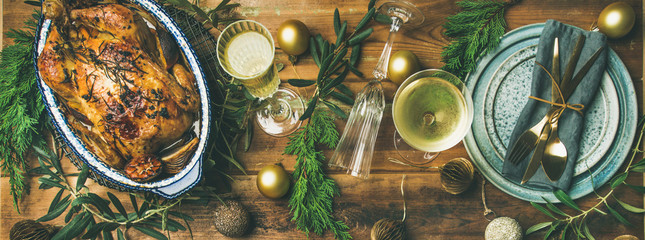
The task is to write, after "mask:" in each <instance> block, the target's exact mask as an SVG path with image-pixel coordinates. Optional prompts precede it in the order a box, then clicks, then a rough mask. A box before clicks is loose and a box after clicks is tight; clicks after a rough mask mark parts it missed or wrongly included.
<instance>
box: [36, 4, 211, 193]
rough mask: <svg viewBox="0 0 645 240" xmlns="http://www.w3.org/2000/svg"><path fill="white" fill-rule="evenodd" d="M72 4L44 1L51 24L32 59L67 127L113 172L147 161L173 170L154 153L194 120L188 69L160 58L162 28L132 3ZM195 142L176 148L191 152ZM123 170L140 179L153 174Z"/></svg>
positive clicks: (194, 102)
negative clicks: (44, 41)
mask: <svg viewBox="0 0 645 240" xmlns="http://www.w3.org/2000/svg"><path fill="white" fill-rule="evenodd" d="M75 7H78V6H70V5H67V3H66V2H64V1H63V0H46V1H45V2H44V3H43V14H44V15H45V17H46V18H48V19H52V27H51V29H50V31H49V35H48V37H47V41H46V44H45V47H44V49H43V51H42V53H41V54H40V55H39V57H38V60H37V65H38V70H39V72H40V76H41V79H43V81H45V82H46V83H47V85H48V86H49V87H50V88H52V90H53V91H54V92H55V95H56V97H57V99H58V101H59V103H60V105H61V106H62V108H63V111H64V112H65V113H66V114H67V117H68V120H69V123H70V126H71V127H72V128H73V129H74V130H75V131H76V133H77V135H78V136H79V137H80V138H81V140H82V141H83V142H84V143H85V145H86V147H87V148H88V149H89V150H90V151H91V152H93V153H94V154H95V155H96V156H97V157H98V158H99V159H101V160H102V161H104V162H105V163H107V164H108V165H110V166H112V167H114V168H117V169H119V170H122V169H123V168H124V167H125V165H126V164H127V165H128V167H126V170H128V169H130V170H132V169H135V170H137V169H141V171H144V170H146V171H147V170H150V169H145V168H146V165H145V164H146V163H148V162H150V161H151V159H152V160H153V161H162V160H165V161H164V162H169V163H170V164H172V165H173V167H174V168H176V167H177V166H176V165H177V164H175V163H172V162H173V161H176V159H172V156H170V159H168V158H169V156H162V155H164V153H160V151H161V150H162V149H166V148H167V147H169V146H170V145H173V144H174V145H176V144H177V142H181V141H180V140H181V139H186V136H187V133H189V132H191V127H192V126H193V125H194V124H195V121H196V120H197V119H198V116H199V111H198V110H199V105H200V100H199V99H200V98H199V95H198V93H197V91H196V85H195V79H194V76H193V74H192V73H191V72H190V71H189V70H188V69H187V68H186V67H185V66H184V64H182V63H183V61H182V60H181V58H180V61H179V62H178V63H177V64H174V60H167V57H164V52H163V50H162V49H169V48H168V47H167V46H164V47H162V46H161V45H162V43H161V41H160V40H159V37H158V36H159V35H160V34H159V33H158V31H164V30H163V29H160V28H159V27H158V26H157V30H155V29H153V28H151V27H150V26H149V25H151V26H155V25H158V24H156V23H155V22H152V23H151V22H150V20H148V21H146V20H144V17H142V15H141V14H140V10H137V9H136V8H135V7H132V6H124V5H120V4H100V5H95V6H89V7H85V6H83V8H80V9H75ZM173 50H174V51H176V48H175V49H173ZM166 55H168V54H166ZM175 59H176V58H175ZM196 140H197V139H192V141H191V140H186V141H185V142H184V143H182V144H185V145H186V146H188V147H179V149H180V150H182V151H194V146H196V144H195V143H196V142H197V141H196ZM186 155H187V154H176V153H175V154H174V155H173V156H186ZM188 155H189V154H188ZM137 161H138V162H137ZM137 164H139V165H137ZM141 164H143V165H141ZM132 165H134V168H132V167H133V166H132ZM152 165H154V166H158V163H157V162H154V163H153V164H152ZM125 173H126V175H128V176H129V177H131V178H132V179H134V180H137V181H145V180H148V179H150V177H151V176H152V175H155V176H156V174H157V173H158V172H154V173H151V174H146V173H145V172H144V173H141V172H140V173H139V174H144V175H145V176H143V177H141V176H137V174H134V175H133V174H131V173H130V171H125ZM152 177H154V176H152Z"/></svg>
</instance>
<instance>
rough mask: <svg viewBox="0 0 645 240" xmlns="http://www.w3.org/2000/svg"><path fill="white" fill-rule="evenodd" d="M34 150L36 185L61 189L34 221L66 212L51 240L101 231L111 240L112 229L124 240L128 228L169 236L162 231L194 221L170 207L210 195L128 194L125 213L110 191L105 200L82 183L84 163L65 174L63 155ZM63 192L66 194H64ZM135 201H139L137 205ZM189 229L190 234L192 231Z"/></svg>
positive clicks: (95, 234) (87, 171) (87, 236)
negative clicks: (174, 197)
mask: <svg viewBox="0 0 645 240" xmlns="http://www.w3.org/2000/svg"><path fill="white" fill-rule="evenodd" d="M34 151H35V153H36V156H37V158H38V163H39V165H40V166H39V167H36V168H34V169H32V170H31V172H32V173H36V174H42V175H43V176H41V177H40V178H39V179H38V181H39V182H40V187H39V188H41V189H49V188H60V190H59V191H58V193H57V194H56V196H55V197H54V199H53V200H52V202H51V203H50V207H49V209H48V211H47V213H46V214H45V215H44V216H42V217H40V218H39V219H37V220H36V221H38V222H47V221H50V220H53V219H56V218H58V217H59V216H62V214H63V213H64V212H65V211H67V214H66V215H65V217H64V220H65V223H66V225H65V226H63V227H62V228H61V229H60V230H59V231H58V232H57V233H56V235H54V236H53V238H52V239H54V240H56V239H71V238H74V237H78V236H81V237H82V238H83V239H91V238H96V237H98V236H99V234H102V236H103V239H112V232H113V231H115V230H118V231H117V236H118V237H119V239H125V236H124V235H123V233H124V232H125V231H127V230H128V229H130V228H134V229H137V230H139V231H140V232H142V233H144V234H146V235H149V236H151V237H154V238H156V239H168V237H166V235H164V234H163V233H162V232H163V231H166V232H176V231H179V230H181V231H185V230H187V229H188V230H190V225H189V224H188V222H189V221H194V219H193V218H192V217H190V216H189V215H187V214H184V213H181V212H179V211H173V210H172V209H174V208H176V207H177V206H178V205H180V204H182V203H184V202H195V203H208V201H210V200H211V199H212V196H213V195H211V193H210V192H209V191H207V188H205V187H201V188H196V189H193V190H191V191H190V192H188V193H186V194H183V195H181V196H179V197H177V198H176V199H164V198H162V197H159V196H157V195H155V194H151V193H130V194H129V197H130V202H131V205H132V208H133V209H134V211H133V212H130V213H128V212H127V211H126V209H125V207H124V205H123V203H122V202H121V200H119V198H118V197H116V195H114V194H112V193H111V192H107V193H106V194H107V199H106V198H103V197H101V196H99V195H97V194H95V193H92V192H90V189H89V188H88V187H87V186H86V185H85V183H86V181H87V178H88V177H89V175H90V174H91V172H90V169H89V167H87V166H86V165H83V167H82V168H81V170H80V172H78V173H72V174H69V173H65V172H64V171H63V167H62V165H61V162H60V160H61V156H62V154H61V152H60V151H59V153H58V154H56V155H52V154H50V153H49V152H48V150H45V149H41V148H37V147H35V148H34ZM70 176H77V179H76V183H75V185H72V183H71V182H70V181H69V180H68V179H67V178H68V177H70ZM65 192H68V194H67V195H66V196H65V197H63V195H64V193H65ZM138 201H141V204H138ZM110 205H112V207H110ZM113 208H114V209H115V210H116V211H115V210H113ZM170 216H173V217H170ZM175 219H179V220H181V221H183V222H184V223H183V224H182V223H180V222H179V221H177V220H175ZM96 220H99V222H97V221H96ZM160 231H161V232H160ZM190 231H191V236H192V230H190Z"/></svg>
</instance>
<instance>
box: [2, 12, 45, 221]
mask: <svg viewBox="0 0 645 240" xmlns="http://www.w3.org/2000/svg"><path fill="white" fill-rule="evenodd" d="M39 16H40V14H39V13H38V12H35V13H34V14H32V19H29V20H27V21H26V22H25V28H24V29H18V30H15V29H10V30H9V31H8V32H6V34H7V37H9V38H12V39H13V42H14V44H13V45H9V46H7V47H5V48H4V50H3V51H2V53H0V113H2V114H0V160H1V162H0V168H1V169H2V174H3V175H4V176H8V177H9V184H10V190H9V192H10V193H11V195H12V197H13V205H14V207H15V209H16V211H17V212H18V213H20V209H19V207H18V201H19V200H20V199H21V198H22V196H23V192H25V191H26V190H27V187H28V186H26V185H25V180H24V172H25V171H26V170H27V169H28V168H29V167H28V164H27V159H26V158H25V157H26V154H27V153H28V152H29V150H30V149H31V147H32V146H45V141H44V140H43V139H42V138H40V137H39V133H40V132H44V131H45V129H46V128H47V124H46V123H47V122H48V121H47V120H46V118H47V114H44V113H43V111H44V109H45V104H44V103H43V101H42V98H41V95H40V91H39V89H38V86H37V83H36V74H35V71H34V65H33V64H34V63H33V49H34V47H33V46H34V33H35V32H36V28H37V20H38V18H39Z"/></svg>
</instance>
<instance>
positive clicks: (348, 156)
mask: <svg viewBox="0 0 645 240" xmlns="http://www.w3.org/2000/svg"><path fill="white" fill-rule="evenodd" d="M379 13H381V14H384V15H387V16H389V17H390V18H391V19H392V24H391V25H390V34H389V35H388V38H387V42H386V43H385V47H383V52H382V53H381V57H380V58H379V61H378V63H377V64H376V67H375V68H374V72H372V74H373V75H374V79H372V80H371V81H370V82H369V83H368V84H367V86H365V87H364V88H363V89H362V90H361V91H360V92H359V93H358V95H356V100H355V103H354V106H353V107H352V111H351V112H350V113H349V118H348V120H347V125H345V130H344V131H343V135H342V137H341V138H340V141H339V142H338V146H337V147H336V150H335V151H334V154H333V155H332V157H331V159H330V160H329V166H334V167H339V168H341V169H346V170H347V174H349V175H351V176H355V177H358V178H361V179H367V178H368V177H369V173H370V168H371V165H372V155H373V154H374V143H375V142H376V137H377V135H378V129H379V127H380V125H381V120H382V118H383V111H384V110H385V97H384V96H383V86H382V85H381V80H385V79H386V78H387V65H388V62H389V60H390V53H391V52H392V44H393V43H394V38H395V37H396V33H397V32H398V31H399V29H400V28H401V25H403V24H404V23H405V24H409V25H411V26H414V25H418V24H421V23H422V22H423V20H424V16H423V14H422V13H421V11H419V9H417V8H416V7H415V6H414V5H412V4H410V3H408V2H404V1H393V2H385V3H383V4H382V5H381V6H380V7H379Z"/></svg>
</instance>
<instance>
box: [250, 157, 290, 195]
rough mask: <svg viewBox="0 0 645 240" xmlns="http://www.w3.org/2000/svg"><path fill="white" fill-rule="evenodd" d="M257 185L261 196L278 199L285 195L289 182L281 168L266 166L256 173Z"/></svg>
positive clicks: (286, 174) (287, 175)
mask: <svg viewBox="0 0 645 240" xmlns="http://www.w3.org/2000/svg"><path fill="white" fill-rule="evenodd" d="M257 185H258V190H260V193H262V195H264V196H265V197H268V198H273V199H278V198H281V197H282V196H284V195H285V194H287V192H288V191H289V185H291V181H290V179H289V174H288V173H287V171H285V170H284V168H283V167H282V166H279V165H268V166H265V167H263V168H262V169H261V170H260V172H258V179H257Z"/></svg>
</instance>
